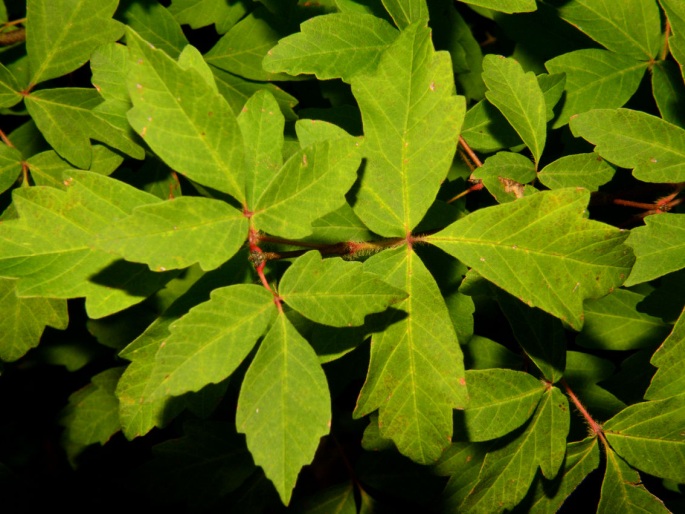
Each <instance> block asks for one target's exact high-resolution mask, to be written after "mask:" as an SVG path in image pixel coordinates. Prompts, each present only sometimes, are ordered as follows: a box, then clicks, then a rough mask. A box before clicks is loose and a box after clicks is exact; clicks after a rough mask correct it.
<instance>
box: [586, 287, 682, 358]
mask: <svg viewBox="0 0 685 514" xmlns="http://www.w3.org/2000/svg"><path fill="white" fill-rule="evenodd" d="M644 299H645V296H644V295H641V294H639V293H636V292H633V291H627V290H625V289H618V290H616V291H614V292H613V293H611V294H609V295H607V296H604V297H603V298H598V299H596V300H588V301H587V302H585V325H583V330H582V331H581V332H580V334H578V337H577V338H576V343H578V344H579V345H581V346H584V347H585V348H595V349H601V350H638V349H640V348H649V347H652V348H653V347H654V346H656V345H657V344H659V342H660V341H662V340H663V339H664V337H666V335H667V334H668V332H669V330H670V325H668V324H667V323H664V322H663V321H662V320H661V319H660V318H657V317H655V316H651V315H649V314H647V313H645V312H640V309H639V307H638V305H639V304H640V302H642V301H643V300H644Z"/></svg>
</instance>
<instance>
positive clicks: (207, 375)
mask: <svg viewBox="0 0 685 514" xmlns="http://www.w3.org/2000/svg"><path fill="white" fill-rule="evenodd" d="M275 313H276V307H275V306H274V303H273V297H272V295H271V293H269V292H268V291H267V290H266V289H264V288H263V287H258V286H256V285H252V284H246V285H243V284H236V285H232V286H228V287H223V288H219V289H215V290H214V291H213V292H212V295H211V298H210V300H209V301H207V302H204V303H202V304H200V305H198V306H196V307H194V308H192V309H191V310H190V311H189V312H188V314H186V315H185V316H183V317H182V318H181V319H179V320H178V321H176V322H175V323H173V324H172V325H171V326H170V327H169V330H170V332H171V335H170V336H169V338H168V339H166V341H164V342H163V343H162V344H161V345H160V349H159V351H158V352H157V355H156V357H155V360H156V368H155V373H154V375H153V376H152V377H151V378H150V379H149V380H148V390H149V399H150V400H151V401H152V400H155V399H156V398H160V397H162V396H178V395H181V394H183V393H186V392H188V391H199V390H200V389H201V388H202V387H204V386H205V385H207V384H210V383H211V384H216V383H218V382H220V381H222V380H223V379H225V378H226V377H228V376H229V375H230V374H231V373H233V371H234V370H235V369H236V368H237V367H238V365H239V364H240V363H241V362H242V361H243V359H245V357H247V355H248V354H249V353H250V350H252V347H253V346H254V345H255V343H256V342H257V339H258V338H259V337H260V336H261V335H262V334H263V333H264V331H265V329H266V327H267V326H268V325H269V323H270V321H271V319H272V317H273V314H275Z"/></svg>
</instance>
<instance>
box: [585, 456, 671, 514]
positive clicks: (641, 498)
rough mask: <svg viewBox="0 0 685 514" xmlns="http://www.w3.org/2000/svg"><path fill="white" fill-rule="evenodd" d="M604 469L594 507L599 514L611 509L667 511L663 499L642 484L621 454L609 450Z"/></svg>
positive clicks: (607, 513)
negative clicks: (598, 497)
mask: <svg viewBox="0 0 685 514" xmlns="http://www.w3.org/2000/svg"><path fill="white" fill-rule="evenodd" d="M606 455H607V459H606V460H607V469H606V473H605V474H604V481H603V482H602V493H601V496H600V500H599V505H598V506H597V512H598V514H613V513H614V512H625V513H626V514H628V513H630V514H632V513H635V514H638V513H642V512H649V513H650V514H651V513H654V514H668V513H669V512H670V511H669V510H668V509H667V508H666V507H665V506H664V504H663V502H662V501H661V500H660V499H659V498H657V497H656V496H654V495H653V494H652V493H650V492H649V491H648V490H647V488H646V487H645V486H644V485H642V480H640V474H639V473H638V472H637V471H635V470H634V469H633V468H631V467H630V466H628V464H626V463H625V461H624V460H623V459H621V457H619V456H618V455H616V453H615V452H613V451H611V450H609V451H607V452H606Z"/></svg>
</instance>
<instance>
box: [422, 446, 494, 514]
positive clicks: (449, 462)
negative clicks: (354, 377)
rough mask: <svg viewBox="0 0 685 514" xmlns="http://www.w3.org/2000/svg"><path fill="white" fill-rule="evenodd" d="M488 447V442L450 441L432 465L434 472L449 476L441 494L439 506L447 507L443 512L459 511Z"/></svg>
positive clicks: (475, 479)
mask: <svg viewBox="0 0 685 514" xmlns="http://www.w3.org/2000/svg"><path fill="white" fill-rule="evenodd" d="M488 448H489V444H488V443H466V442H455V443H452V445H451V446H450V447H449V448H447V450H445V453H443V454H442V456H441V457H440V460H439V461H438V462H437V464H436V465H435V466H434V467H433V469H434V471H435V473H436V474H438V475H447V476H449V477H450V479H449V481H448V482H447V485H446V486H445V489H444V491H443V492H442V496H441V501H442V505H441V506H443V507H444V508H445V509H449V510H446V511H445V512H461V510H460V507H461V504H462V503H463V501H464V499H465V498H466V497H467V496H468V494H469V493H470V492H471V489H473V486H474V485H476V482H477V481H478V474H479V473H480V469H481V467H482V465H483V460H484V459H485V456H486V454H487V450H488Z"/></svg>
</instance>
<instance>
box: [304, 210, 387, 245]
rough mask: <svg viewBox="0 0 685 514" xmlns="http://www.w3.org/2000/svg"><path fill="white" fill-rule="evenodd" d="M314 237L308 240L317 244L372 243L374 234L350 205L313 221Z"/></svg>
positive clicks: (309, 237)
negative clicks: (341, 242)
mask: <svg viewBox="0 0 685 514" xmlns="http://www.w3.org/2000/svg"><path fill="white" fill-rule="evenodd" d="M312 231H313V232H312V235H311V236H308V237H307V238H306V240H311V241H313V242H317V243H339V242H340V241H370V240H371V239H373V234H372V233H371V232H370V231H369V229H368V228H366V225H364V224H363V223H362V221H361V220H360V219H359V218H358V217H357V215H356V214H355V213H354V211H353V210H352V207H350V206H349V204H347V203H346V204H344V205H343V206H342V207H340V208H339V209H336V210H335V211H333V212H330V213H328V214H326V215H325V216H322V217H321V218H319V219H317V220H314V221H312Z"/></svg>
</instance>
